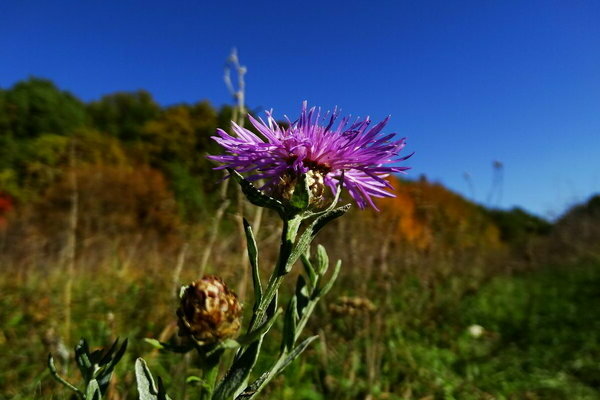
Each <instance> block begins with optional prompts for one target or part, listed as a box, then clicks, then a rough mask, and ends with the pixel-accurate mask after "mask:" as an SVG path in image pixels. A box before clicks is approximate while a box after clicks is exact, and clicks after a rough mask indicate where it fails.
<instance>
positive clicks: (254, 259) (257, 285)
mask: <svg viewBox="0 0 600 400" xmlns="http://www.w3.org/2000/svg"><path fill="white" fill-rule="evenodd" d="M244 232H245V233H246V243H247V247H248V258H249V259H250V266H251V267H252V283H253V285H254V310H255V311H256V308H257V307H258V305H259V304H260V302H261V300H262V294H263V291H262V284H261V282H260V271H259V269H258V248H257V246H256V240H255V239H254V233H253V232H252V226H251V225H250V223H249V222H248V221H247V220H246V218H244Z"/></svg>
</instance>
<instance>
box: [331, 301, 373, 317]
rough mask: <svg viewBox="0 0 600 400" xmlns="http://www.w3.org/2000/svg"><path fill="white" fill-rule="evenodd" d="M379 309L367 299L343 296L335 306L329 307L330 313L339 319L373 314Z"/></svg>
mask: <svg viewBox="0 0 600 400" xmlns="http://www.w3.org/2000/svg"><path fill="white" fill-rule="evenodd" d="M376 309H377V307H376V306H375V304H373V303H372V302H371V300H369V299H367V298H365V297H346V296H342V297H340V298H339V299H338V301H337V302H336V303H335V304H331V305H330V306H329V311H331V313H332V314H333V315H335V316H337V317H343V316H354V315H357V314H362V313H371V312H373V311H375V310H376Z"/></svg>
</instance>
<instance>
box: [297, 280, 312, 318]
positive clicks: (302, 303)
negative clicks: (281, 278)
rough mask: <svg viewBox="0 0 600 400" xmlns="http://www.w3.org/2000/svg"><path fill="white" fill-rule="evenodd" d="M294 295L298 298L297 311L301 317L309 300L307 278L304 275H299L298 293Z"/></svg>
mask: <svg viewBox="0 0 600 400" xmlns="http://www.w3.org/2000/svg"><path fill="white" fill-rule="evenodd" d="M294 297H295V298H296V313H297V315H298V318H300V317H302V315H303V314H304V309H305V308H306V306H307V305H308V301H309V293H308V290H307V287H306V280H305V279H304V277H303V276H302V275H298V280H297V281H296V295H295V296H294Z"/></svg>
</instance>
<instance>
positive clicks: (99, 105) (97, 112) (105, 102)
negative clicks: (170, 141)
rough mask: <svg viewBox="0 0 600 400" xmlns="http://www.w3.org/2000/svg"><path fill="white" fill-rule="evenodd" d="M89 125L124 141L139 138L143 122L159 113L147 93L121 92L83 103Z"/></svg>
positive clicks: (158, 108)
mask: <svg viewBox="0 0 600 400" xmlns="http://www.w3.org/2000/svg"><path fill="white" fill-rule="evenodd" d="M87 110H88V113H89V115H90V117H91V121H92V123H93V125H94V126H95V127H96V128H98V129H99V130H100V131H102V132H106V133H109V134H111V135H113V136H116V137H117V138H119V139H120V140H123V141H125V142H131V141H136V140H139V139H140V137H141V136H142V127H143V126H144V124H145V123H146V122H148V121H150V120H152V119H154V118H156V117H157V116H158V115H159V113H160V106H159V105H158V104H156V102H155V101H154V99H153V98H152V96H151V95H150V93H148V92H146V91H144V90H139V91H137V92H131V93H127V92H121V93H115V94H111V95H107V96H104V97H102V98H101V99H100V100H98V101H94V102H92V103H91V104H89V105H88V106H87Z"/></svg>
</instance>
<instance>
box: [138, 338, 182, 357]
mask: <svg viewBox="0 0 600 400" xmlns="http://www.w3.org/2000/svg"><path fill="white" fill-rule="evenodd" d="M144 342H146V343H148V344H149V345H150V346H152V347H154V348H155V349H158V350H162V351H170V352H171V353H179V354H185V353H187V352H189V351H191V350H193V349H194V345H193V344H192V343H190V344H187V345H177V344H173V343H165V342H161V341H158V340H156V339H152V338H145V339H144Z"/></svg>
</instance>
